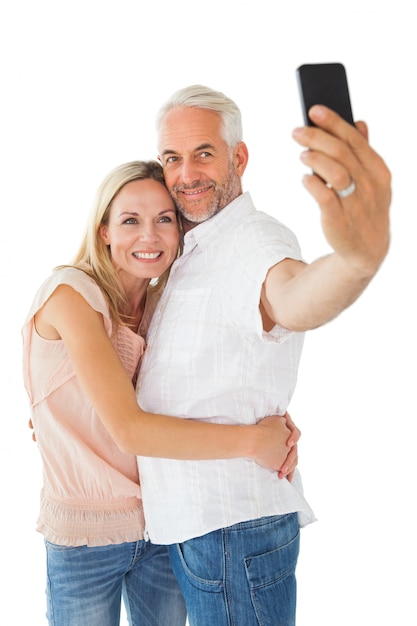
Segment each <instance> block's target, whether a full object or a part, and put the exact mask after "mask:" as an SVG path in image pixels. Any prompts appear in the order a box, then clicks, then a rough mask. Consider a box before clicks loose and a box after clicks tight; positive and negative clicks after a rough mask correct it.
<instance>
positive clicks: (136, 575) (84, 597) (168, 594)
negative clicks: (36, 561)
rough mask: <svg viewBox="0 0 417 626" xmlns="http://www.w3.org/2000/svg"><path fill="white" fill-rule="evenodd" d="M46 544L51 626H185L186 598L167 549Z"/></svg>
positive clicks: (135, 544) (137, 545)
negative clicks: (123, 624)
mask: <svg viewBox="0 0 417 626" xmlns="http://www.w3.org/2000/svg"><path fill="white" fill-rule="evenodd" d="M45 543H46V553H47V577H48V579H47V590H46V594H47V607H48V610H47V617H48V620H49V624H50V626H119V622H120V609H121V598H122V594H123V599H124V602H125V606H126V612H127V616H128V620H129V624H130V625H131V626H184V625H185V621H186V611H185V604H184V599H183V597H182V595H181V591H180V589H179V587H178V583H177V581H176V579H175V577H174V574H173V572H172V568H171V565H170V562H169V557H168V551H167V547H166V546H157V545H152V544H151V543H149V542H146V541H137V542H132V543H122V544H118V545H109V546H104V547H97V548H92V547H87V546H81V547H76V548H71V547H66V546H57V545H55V544H51V543H49V542H45Z"/></svg>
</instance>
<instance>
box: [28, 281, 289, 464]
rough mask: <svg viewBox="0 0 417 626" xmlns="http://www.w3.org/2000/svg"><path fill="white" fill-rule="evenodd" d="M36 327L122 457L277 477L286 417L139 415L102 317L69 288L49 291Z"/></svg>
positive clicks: (286, 436) (285, 452)
mask: <svg viewBox="0 0 417 626" xmlns="http://www.w3.org/2000/svg"><path fill="white" fill-rule="evenodd" d="M36 327H37V330H38V332H39V333H40V334H41V335H43V336H47V337H49V336H52V337H53V336H55V337H56V338H61V339H62V340H63V342H64V344H65V346H66V349H67V351H68V354H69V356H70V359H71V362H72V365H73V367H74V370H75V373H76V375H77V378H78V380H79V382H80V385H81V386H82V388H83V389H84V391H85V393H86V394H87V396H88V397H89V398H90V400H91V402H92V404H93V407H94V409H95V411H96V412H97V414H98V416H99V417H100V419H101V420H102V422H103V424H104V426H105V428H106V429H107V431H108V432H109V433H110V435H111V436H112V438H113V439H114V440H115V442H116V444H117V445H118V446H119V448H120V449H121V450H123V451H124V452H128V453H133V454H137V455H140V456H152V457H163V458H173V459H220V458H224V459H227V458H237V457H246V458H252V459H255V460H256V461H257V462H258V463H260V464H261V465H263V466H265V467H268V468H269V469H273V470H276V471H278V470H280V469H281V468H282V466H283V464H284V462H285V460H286V459H287V456H288V453H289V448H288V447H287V441H288V440H289V438H290V435H291V430H290V429H289V428H287V426H286V417H285V416H283V417H278V416H275V417H268V418H266V419H265V420H262V421H261V422H260V423H259V424H258V425H253V426H228V425H222V424H211V423H206V422H198V421H193V420H189V419H178V418H176V417H172V416H167V415H156V414H154V413H148V412H146V411H143V410H142V409H141V408H140V407H139V406H138V403H137V399H136V394H135V391H134V389H133V386H132V383H131V381H130V380H129V377H128V375H127V373H126V371H125V369H124V368H123V365H122V363H121V361H120V359H119V357H118V355H117V353H116V350H115V349H114V347H113V345H112V343H111V341H110V339H109V337H108V336H107V334H106V331H105V329H104V324H103V318H102V316H101V314H100V313H98V312H97V311H95V310H94V309H92V308H91V306H90V305H89V304H88V303H87V302H86V300H85V299H84V298H83V297H82V296H81V295H80V294H79V293H78V292H76V291H75V290H74V289H72V288H71V287H69V286H68V285H60V286H59V287H58V288H57V289H56V290H55V291H54V293H53V295H52V296H51V297H50V298H49V300H48V301H47V302H46V303H45V305H44V306H43V308H42V309H41V310H40V311H39V312H38V314H37V316H36ZM293 437H294V435H293Z"/></svg>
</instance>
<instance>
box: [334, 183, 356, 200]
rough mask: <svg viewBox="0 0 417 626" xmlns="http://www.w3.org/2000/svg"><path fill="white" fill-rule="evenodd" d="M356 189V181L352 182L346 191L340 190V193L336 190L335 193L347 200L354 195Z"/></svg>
mask: <svg viewBox="0 0 417 626" xmlns="http://www.w3.org/2000/svg"><path fill="white" fill-rule="evenodd" d="M355 189H356V185H355V181H354V180H351V181H350V185H349V186H348V187H346V189H340V191H338V190H337V189H335V192H336V193H337V195H338V196H339V198H347V197H348V196H350V195H352V193H353V192H354V191H355Z"/></svg>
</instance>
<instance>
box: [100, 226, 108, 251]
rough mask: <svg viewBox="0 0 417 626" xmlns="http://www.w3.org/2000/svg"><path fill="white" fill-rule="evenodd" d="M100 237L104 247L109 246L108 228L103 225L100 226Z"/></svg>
mask: <svg viewBox="0 0 417 626" xmlns="http://www.w3.org/2000/svg"><path fill="white" fill-rule="evenodd" d="M99 233H100V237H101V238H102V240H103V241H104V243H105V244H106V246H109V245H110V237H109V234H108V228H107V226H105V225H104V224H103V225H102V226H100V230H99Z"/></svg>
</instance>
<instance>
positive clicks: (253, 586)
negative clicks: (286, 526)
mask: <svg viewBox="0 0 417 626" xmlns="http://www.w3.org/2000/svg"><path fill="white" fill-rule="evenodd" d="M299 542H300V531H299V530H298V531H297V534H296V535H295V537H294V538H293V539H291V540H290V541H289V542H288V543H287V544H285V545H283V546H280V547H279V548H276V549H274V550H271V551H270V552H266V553H264V554H259V555H256V556H253V557H247V558H246V559H245V569H246V578H247V581H248V585H249V589H250V594H251V600H252V605H253V607H254V610H255V613H256V616H257V619H258V621H259V624H263V625H265V626H266V625H271V626H272V625H273V624H288V626H290V625H292V624H295V610H296V580H295V568H296V565H297V559H298V553H299Z"/></svg>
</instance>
